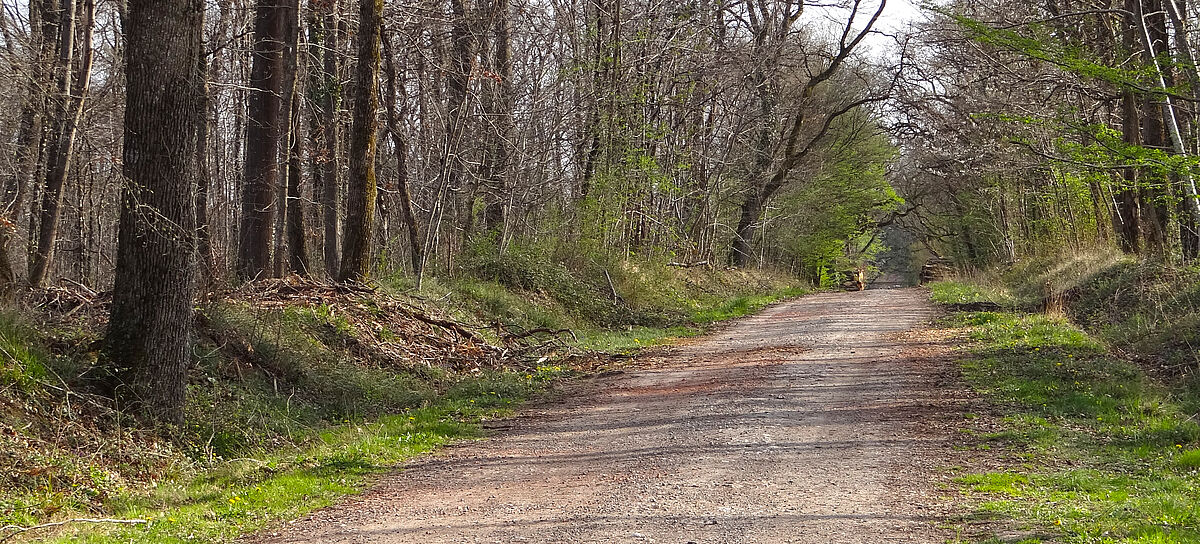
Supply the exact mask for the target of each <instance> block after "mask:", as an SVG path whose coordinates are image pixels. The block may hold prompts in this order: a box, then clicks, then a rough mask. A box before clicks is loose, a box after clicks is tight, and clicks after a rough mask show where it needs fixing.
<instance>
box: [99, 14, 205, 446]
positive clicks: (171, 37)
mask: <svg viewBox="0 0 1200 544" xmlns="http://www.w3.org/2000/svg"><path fill="white" fill-rule="evenodd" d="M203 27H204V2H203V0H130V2H129V16H128V19H127V20H126V22H125V36H126V43H127V52H126V84H127V87H126V89H127V91H126V92H127V95H126V96H127V99H126V107H125V149H124V153H123V158H124V161H123V173H124V175H125V177H126V180H127V183H126V185H125V186H124V187H123V188H122V198H121V218H120V227H119V229H120V230H119V234H118V240H117V262H116V283H115V285H114V286H113V301H112V309H111V315H110V318H109V325H108V334H107V337H106V339H105V355H106V357H107V359H108V361H109V363H110V364H111V365H113V368H114V369H115V375H116V376H117V377H119V378H121V379H123V380H124V384H123V385H122V386H121V387H119V388H118V389H117V393H118V395H119V397H120V398H121V399H123V400H124V401H125V402H127V403H128V404H130V405H132V406H133V407H134V408H136V409H137V410H138V411H140V412H141V413H143V414H144V415H146V416H148V417H151V418H153V419H156V420H158V421H161V422H166V423H173V424H182V423H183V406H184V399H185V391H186V387H185V386H186V383H187V369H188V361H189V359H190V355H191V337H192V324H193V313H192V302H193V295H194V290H195V268H194V264H195V249H196V247H195V226H196V201H195V198H194V194H193V191H194V190H195V187H196V183H197V168H196V147H197V145H198V138H197V135H198V134H199V126H200V124H201V123H204V77H205V75H204V72H203V71H202V70H201V69H200V66H201V62H200V60H201V57H202V56H203V54H204V49H203V36H202V32H203Z"/></svg>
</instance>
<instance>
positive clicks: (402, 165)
mask: <svg viewBox="0 0 1200 544" xmlns="http://www.w3.org/2000/svg"><path fill="white" fill-rule="evenodd" d="M382 43H383V58H384V62H385V66H386V69H387V89H386V90H385V92H384V95H385V96H387V101H388V103H387V105H386V107H387V121H388V134H390V135H391V138H392V147H394V148H395V150H396V191H397V192H399V193H400V195H399V196H400V211H401V212H402V216H403V217H402V218H401V219H402V220H403V221H404V228H405V231H406V232H407V233H408V246H409V249H410V251H409V253H410V257H411V260H412V267H413V275H414V276H418V277H420V276H421V275H422V273H423V271H422V270H421V267H422V266H423V265H424V264H425V256H424V255H423V252H424V249H425V248H424V245H423V244H422V243H421V234H420V229H419V227H418V225H417V212H416V211H415V210H413V203H412V193H411V191H410V190H409V187H408V140H407V139H405V138H404V133H403V132H401V131H400V120H399V119H398V116H399V115H400V112H399V111H397V109H396V93H397V92H399V91H402V90H403V89H404V87H403V86H402V85H397V81H396V80H397V77H396V64H395V58H394V55H393V54H392V47H391V39H390V38H389V37H388V36H383V38H382ZM405 102H407V100H405Z"/></svg>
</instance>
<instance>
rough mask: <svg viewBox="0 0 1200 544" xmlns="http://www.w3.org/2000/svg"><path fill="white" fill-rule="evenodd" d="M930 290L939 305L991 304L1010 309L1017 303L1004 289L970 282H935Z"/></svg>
mask: <svg viewBox="0 0 1200 544" xmlns="http://www.w3.org/2000/svg"><path fill="white" fill-rule="evenodd" d="M929 290H930V292H931V293H932V296H933V301H934V302H936V303H938V304H947V305H957V304H977V303H990V304H996V305H998V306H1004V307H1009V306H1012V305H1013V304H1014V303H1015V302H1016V299H1015V297H1013V295H1012V294H1011V293H1009V291H1008V289H1005V288H1004V287H1001V286H996V285H987V284H979V283H974V282H968V281H939V282H934V283H931V284H929Z"/></svg>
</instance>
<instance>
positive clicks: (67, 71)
mask: <svg viewBox="0 0 1200 544" xmlns="http://www.w3.org/2000/svg"><path fill="white" fill-rule="evenodd" d="M81 2H82V3H83V5H82V6H81V7H83V13H82V14H80V13H78V12H77V10H76V0H63V3H62V10H63V11H62V13H61V15H60V16H61V19H60V23H59V43H58V59H57V66H56V69H57V70H58V72H59V74H58V89H57V95H56V96H55V102H56V103H57V104H56V105H57V111H56V112H55V117H56V118H55V120H54V131H53V132H52V133H51V138H52V139H53V140H52V142H51V146H50V152H49V157H48V158H47V170H46V182H45V186H44V188H43V190H42V205H41V212H40V214H39V218H38V237H37V245H36V246H35V248H34V251H33V255H32V257H33V260H32V261H31V262H30V265H29V284H30V285H32V286H34V287H38V286H41V285H42V284H43V283H44V282H45V281H46V276H47V274H49V271H50V266H51V265H52V264H53V262H54V250H55V246H56V245H57V241H58V219H59V216H60V215H61V209H62V203H63V186H64V185H65V184H66V182H67V177H68V176H69V175H70V172H71V161H72V159H74V151H75V136H76V134H78V132H79V122H80V120H81V119H82V117H83V102H84V99H85V97H86V96H87V92H88V88H89V86H90V85H89V84H90V83H91V73H92V59H93V55H92V27H93V26H94V25H93V24H92V23H93V21H94V19H95V15H96V4H95V2H94V0H81ZM80 15H82V18H83V24H82V25H81V28H82V29H83V36H82V37H81V39H80V40H79V43H78V46H76V41H75V26H76V22H77V19H79V17H80ZM76 49H79V51H78V52H79V53H81V55H80V56H79V58H80V62H79V68H78V69H79V73H75V67H74V64H75V63H74V59H75V58H76Z"/></svg>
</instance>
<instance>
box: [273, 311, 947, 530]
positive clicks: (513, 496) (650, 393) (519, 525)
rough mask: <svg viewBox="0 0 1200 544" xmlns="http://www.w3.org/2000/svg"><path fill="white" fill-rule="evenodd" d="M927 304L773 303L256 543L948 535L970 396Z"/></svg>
mask: <svg viewBox="0 0 1200 544" xmlns="http://www.w3.org/2000/svg"><path fill="white" fill-rule="evenodd" d="M927 298H928V297H927V294H926V293H925V292H924V291H921V290H917V289H896V290H868V291H864V292H855V293H836V294H822V295H815V296H810V297H805V298H802V299H799V300H796V301H793V302H788V303H784V304H780V305H776V306H773V307H771V308H769V309H767V310H766V311H764V312H762V313H761V314H758V315H756V316H753V317H749V318H746V319H743V320H740V321H738V322H736V323H734V324H732V325H731V326H729V327H727V328H725V329H724V330H722V331H720V332H718V333H715V334H712V335H710V336H707V337H704V338H699V339H695V340H692V341H689V342H687V343H684V344H682V345H679V346H676V347H673V348H670V349H668V350H665V351H664V352H663V353H660V354H658V355H656V356H654V357H653V359H652V360H650V361H644V363H645V364H642V365H640V366H639V368H640V369H639V370H636V371H631V372H629V373H626V374H622V375H618V376H615V377H608V378H603V379H600V380H597V381H595V382H593V383H592V384H591V385H590V386H583V387H580V389H579V390H577V391H573V393H575V394H572V395H570V397H569V400H565V401H562V402H559V403H554V404H550V405H544V406H540V407H536V408H532V409H530V410H529V411H528V412H527V413H525V414H523V415H522V416H520V417H519V418H517V419H515V420H513V421H511V422H508V423H506V424H505V426H504V427H503V429H502V430H498V434H497V435H496V436H494V437H492V438H490V439H487V440H483V441H478V442H472V443H467V444H464V445H462V446H460V447H455V448H450V449H447V450H445V451H444V452H443V453H441V454H439V455H436V456H431V457H429V458H426V459H423V460H421V461H419V462H415V463H412V464H410V465H408V466H407V467H405V469H404V470H403V471H402V472H399V473H397V474H395V475H393V476H390V477H387V478H385V479H383V480H381V481H380V482H379V483H378V485H376V486H375V487H374V488H373V489H372V490H371V491H369V492H367V493H366V494H364V495H362V496H359V497H355V498H352V499H349V500H347V501H345V502H344V503H343V504H341V505H339V506H335V507H332V508H327V509H324V510H321V511H318V512H316V513H314V514H313V515H311V516H309V517H306V518H304V519H301V520H298V521H295V522H292V523H289V524H287V525H286V526H284V527H282V528H277V529H276V531H277V532H268V533H266V534H264V535H260V536H259V537H258V539H257V542H261V543H285V542H286V543H295V542H325V543H352V542H355V543H358V542H362V543H365V542H384V543H400V542H420V543H450V542H455V543H459V542H462V543H467V542H480V543H482V542H487V543H491V542H504V543H509V542H529V543H550V542H571V543H578V542H596V543H599V542H633V543H636V542H670V543H679V544H684V543H689V542H691V543H697V544H708V543H748V542H762V543H775V542H796V543H814V544H815V543H822V544H824V543H830V542H844V543H856V544H873V543H885V542H886V543H940V542H945V541H946V540H947V539H948V538H950V537H952V536H953V535H950V534H947V532H946V531H945V530H943V529H939V525H940V523H941V521H942V520H943V519H944V518H945V516H946V508H947V506H946V500H945V499H944V498H941V497H939V496H938V492H939V491H938V490H939V483H941V482H942V481H944V479H945V478H946V476H945V474H944V472H942V471H941V468H940V467H944V466H946V465H947V463H949V462H951V459H952V454H951V446H952V445H953V444H954V443H955V441H956V438H955V432H954V429H955V428H956V426H957V422H961V421H962V419H961V418H962V409H963V401H962V400H961V399H962V394H961V391H960V389H959V387H958V386H957V385H956V380H955V378H954V375H953V373H952V370H951V369H950V368H949V366H948V364H947V363H946V361H945V357H944V354H945V352H946V349H947V348H946V345H945V344H946V342H945V340H944V339H940V338H939V337H938V336H937V335H935V334H931V333H928V332H922V330H921V329H923V325H924V324H926V323H928V321H929V320H930V319H931V318H933V317H934V316H935V315H936V311H935V310H934V309H933V308H932V307H931V306H930V305H929V303H928V302H927Z"/></svg>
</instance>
